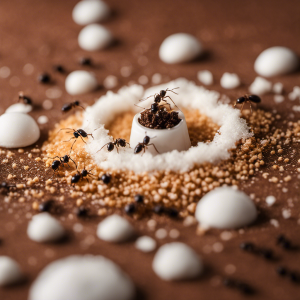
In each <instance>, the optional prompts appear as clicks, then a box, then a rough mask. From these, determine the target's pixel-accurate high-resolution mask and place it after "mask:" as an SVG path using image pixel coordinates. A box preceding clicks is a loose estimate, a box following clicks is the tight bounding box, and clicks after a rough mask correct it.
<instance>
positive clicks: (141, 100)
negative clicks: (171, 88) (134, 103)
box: [139, 94, 157, 102]
mask: <svg viewBox="0 0 300 300" xmlns="http://www.w3.org/2000/svg"><path fill="white" fill-rule="evenodd" d="M155 95H157V94H154V95H151V96H148V97H146V98H143V99H140V100H139V102H143V101H145V100H147V99H149V98H151V97H153V96H155Z"/></svg>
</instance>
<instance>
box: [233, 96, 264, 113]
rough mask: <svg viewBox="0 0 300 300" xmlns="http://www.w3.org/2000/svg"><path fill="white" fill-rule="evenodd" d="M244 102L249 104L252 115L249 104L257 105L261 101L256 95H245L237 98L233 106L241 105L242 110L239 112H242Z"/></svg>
mask: <svg viewBox="0 0 300 300" xmlns="http://www.w3.org/2000/svg"><path fill="white" fill-rule="evenodd" d="M246 102H249V103H250V109H251V113H252V105H251V102H253V103H256V104H257V103H260V102H261V99H260V97H258V96H257V95H245V96H242V97H239V98H237V100H236V103H235V104H234V107H236V105H237V104H243V105H242V108H241V111H243V108H244V105H245V103H246Z"/></svg>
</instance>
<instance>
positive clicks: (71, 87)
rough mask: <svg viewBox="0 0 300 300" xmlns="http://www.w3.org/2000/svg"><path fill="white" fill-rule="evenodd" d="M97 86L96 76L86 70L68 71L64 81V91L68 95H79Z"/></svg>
mask: <svg viewBox="0 0 300 300" xmlns="http://www.w3.org/2000/svg"><path fill="white" fill-rule="evenodd" d="M97 86H98V83H97V79H96V77H95V76H94V75H93V74H92V73H90V72H87V71H74V72H72V73H70V74H69V75H68V76H67V78H66V82H65V87H66V91H67V92H68V93H69V94H70V95H80V94H85V93H89V92H92V91H93V90H95V89H96V88H97Z"/></svg>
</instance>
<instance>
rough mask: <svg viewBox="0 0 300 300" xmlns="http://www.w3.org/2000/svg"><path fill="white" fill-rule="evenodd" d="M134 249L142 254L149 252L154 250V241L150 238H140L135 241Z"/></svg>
mask: <svg viewBox="0 0 300 300" xmlns="http://www.w3.org/2000/svg"><path fill="white" fill-rule="evenodd" d="M135 248H137V249H138V250H140V251H142V252H151V251H153V250H155V248H156V241H155V240H154V239H153V238H151V237H150V236H141V237H139V238H138V239H137V240H136V242H135Z"/></svg>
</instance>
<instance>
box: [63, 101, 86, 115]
mask: <svg viewBox="0 0 300 300" xmlns="http://www.w3.org/2000/svg"><path fill="white" fill-rule="evenodd" d="M76 106H78V107H81V108H82V109H83V110H85V109H84V107H83V106H81V105H80V102H79V101H78V100H76V101H74V102H72V103H66V104H64V105H63V107H62V108H61V111H62V112H63V113H66V112H68V111H70V110H71V109H72V108H75V107H76Z"/></svg>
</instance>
